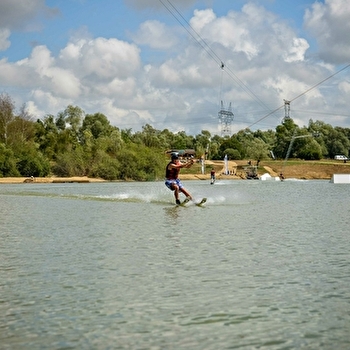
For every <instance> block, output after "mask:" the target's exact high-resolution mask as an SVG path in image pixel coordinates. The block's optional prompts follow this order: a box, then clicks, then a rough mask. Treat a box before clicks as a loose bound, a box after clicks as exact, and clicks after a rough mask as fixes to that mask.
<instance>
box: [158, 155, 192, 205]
mask: <svg viewBox="0 0 350 350" xmlns="http://www.w3.org/2000/svg"><path fill="white" fill-rule="evenodd" d="M192 164H193V159H191V160H190V161H188V162H187V163H181V162H180V160H179V154H178V153H177V152H173V153H171V161H170V162H169V163H168V165H167V166H166V168H165V186H166V187H168V188H169V190H171V191H174V196H175V202H176V204H181V202H180V198H179V196H180V192H182V193H183V194H184V195H185V196H186V197H187V198H188V199H190V200H192V196H191V195H190V193H189V192H188V191H187V190H186V189H185V188H184V187H183V185H182V183H181V181H180V179H179V173H180V169H181V168H190V167H191V166H192Z"/></svg>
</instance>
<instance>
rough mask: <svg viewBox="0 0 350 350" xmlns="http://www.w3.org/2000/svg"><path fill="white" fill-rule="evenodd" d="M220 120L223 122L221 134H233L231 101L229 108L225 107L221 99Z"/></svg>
mask: <svg viewBox="0 0 350 350" xmlns="http://www.w3.org/2000/svg"><path fill="white" fill-rule="evenodd" d="M218 116H219V121H220V124H221V136H231V122H232V120H233V113H232V106H231V102H230V104H229V106H228V108H227V109H226V108H224V104H223V102H222V101H221V109H220V111H219V113H218Z"/></svg>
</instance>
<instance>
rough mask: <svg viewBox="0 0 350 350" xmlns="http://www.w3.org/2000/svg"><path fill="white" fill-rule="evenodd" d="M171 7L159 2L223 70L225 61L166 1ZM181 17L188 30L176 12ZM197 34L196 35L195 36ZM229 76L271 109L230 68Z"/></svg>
mask: <svg viewBox="0 0 350 350" xmlns="http://www.w3.org/2000/svg"><path fill="white" fill-rule="evenodd" d="M166 1H167V3H168V4H169V6H167V5H166V4H165V3H164V1H163V0H159V2H160V3H161V4H162V5H163V6H164V7H165V8H166V9H167V10H168V11H169V13H170V14H171V15H172V16H173V17H174V18H175V19H176V21H177V22H178V23H179V24H180V25H181V26H182V27H183V28H184V29H185V30H186V31H187V33H189V34H190V35H191V37H192V38H193V39H194V40H195V41H196V42H197V43H198V44H199V45H200V46H201V47H202V48H203V49H204V50H205V51H206V52H207V54H208V55H209V56H210V57H211V58H212V59H213V60H214V61H215V63H216V64H218V65H219V67H220V68H221V69H224V67H226V65H225V64H224V63H223V60H222V59H221V58H220V57H219V56H218V55H217V54H216V52H215V51H214V50H213V49H212V48H211V47H210V46H209V45H208V43H207V42H206V41H205V40H204V39H203V38H202V37H201V35H200V34H199V33H198V32H197V31H196V30H195V29H194V28H193V27H192V26H191V24H190V23H189V22H188V21H187V20H186V19H185V18H184V17H183V16H182V14H181V13H180V11H179V10H178V9H177V8H176V7H175V6H174V5H173V4H172V3H171V1H170V0H166ZM170 7H171V8H172V9H173V10H174V11H175V12H176V13H177V14H178V16H180V17H181V19H182V20H183V22H185V23H186V24H187V26H188V27H189V28H190V29H191V31H190V30H188V28H187V27H186V26H185V25H184V24H183V23H182V22H181V21H180V19H179V18H178V17H177V16H176V15H175V13H174V11H172V10H171V8H170ZM194 34H195V35H194ZM225 72H226V73H227V75H228V76H229V77H230V78H231V79H232V80H233V81H235V82H236V84H238V86H239V87H241V88H242V90H244V91H245V92H246V93H247V94H248V95H249V96H250V97H252V98H253V99H255V100H256V101H257V102H258V103H259V104H260V105H261V106H263V107H264V108H265V109H267V110H269V108H268V107H267V106H266V105H265V104H264V102H263V101H261V100H260V99H259V97H258V96H256V95H255V94H254V92H253V91H252V90H251V89H250V88H249V87H248V86H247V85H246V84H245V83H244V82H243V81H242V80H241V79H240V78H239V77H238V76H237V75H236V74H235V73H234V72H233V71H232V70H231V69H230V68H229V67H227V70H225Z"/></svg>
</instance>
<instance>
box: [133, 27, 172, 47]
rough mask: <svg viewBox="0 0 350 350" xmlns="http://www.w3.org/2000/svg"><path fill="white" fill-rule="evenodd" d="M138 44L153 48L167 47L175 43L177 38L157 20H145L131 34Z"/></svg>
mask: <svg viewBox="0 0 350 350" xmlns="http://www.w3.org/2000/svg"><path fill="white" fill-rule="evenodd" d="M131 37H132V39H133V40H134V42H135V43H136V44H138V45H148V46H149V47H151V48H154V49H169V48H171V47H172V46H174V45H175V44H176V43H177V38H176V36H175V34H174V33H173V30H171V28H167V27H166V25H165V24H164V23H161V22H159V21H154V20H153V21H146V22H144V23H142V24H141V25H140V28H139V30H138V31H137V32H136V33H135V34H134V35H131Z"/></svg>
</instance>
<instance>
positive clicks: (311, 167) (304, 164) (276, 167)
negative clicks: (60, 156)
mask: <svg viewBox="0 0 350 350" xmlns="http://www.w3.org/2000/svg"><path fill="white" fill-rule="evenodd" d="M261 163H263V164H260V166H259V169H258V170H259V171H258V173H259V175H260V176H261V175H263V174H265V173H268V174H269V175H271V176H273V177H275V176H278V175H279V174H280V172H281V169H283V170H284V171H283V174H284V176H285V178H296V179H307V180H330V179H331V178H332V176H333V174H350V163H343V162H336V161H333V160H322V161H299V162H292V161H291V162H289V163H288V165H287V166H286V167H283V164H284V163H283V161H273V160H270V161H263V162H261ZM206 164H207V165H210V167H213V168H214V169H215V172H216V179H217V180H242V179H244V171H243V170H242V169H244V166H245V165H247V161H228V163H227V170H228V171H229V173H230V175H225V170H226V166H224V162H223V161H206ZM193 170H194V172H193V173H190V174H188V173H185V172H182V173H180V179H181V180H184V181H185V180H209V181H210V171H207V172H206V173H205V174H202V173H201V171H200V169H199V168H197V169H193ZM119 181H120V180H114V181H109V180H104V179H101V178H92V177H87V176H73V177H57V176H48V177H0V184H20V183H24V184H25V183H74V182H75V183H92V182H94V183H96V182H119Z"/></svg>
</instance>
